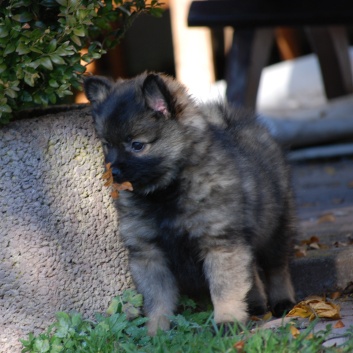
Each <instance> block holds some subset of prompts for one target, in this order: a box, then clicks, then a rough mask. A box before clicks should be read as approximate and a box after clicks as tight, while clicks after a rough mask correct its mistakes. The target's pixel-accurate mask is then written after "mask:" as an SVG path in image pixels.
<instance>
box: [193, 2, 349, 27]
mask: <svg viewBox="0 0 353 353" xmlns="http://www.w3.org/2000/svg"><path fill="white" fill-rule="evenodd" d="M352 20H353V2H352V1H350V0H336V1H334V2H332V1H328V0H326V1H325V0H324V1H319V0H310V1H308V0H296V1H261V0H253V1H242V0H238V1H237V0H202V1H193V2H192V3H191V6H190V10H189V15H188V25H189V26H209V27H213V26H236V27H237V28H243V27H254V26H271V27H272V26H295V25H305V24H306V25H328V24H331V25H332V24H347V25H348V24H351V23H352Z"/></svg>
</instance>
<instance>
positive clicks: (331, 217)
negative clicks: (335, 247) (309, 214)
mask: <svg viewBox="0 0 353 353" xmlns="http://www.w3.org/2000/svg"><path fill="white" fill-rule="evenodd" d="M335 221H336V217H335V215H334V214H332V213H326V214H323V215H322V216H321V217H320V218H319V219H318V221H317V222H318V223H329V222H335Z"/></svg>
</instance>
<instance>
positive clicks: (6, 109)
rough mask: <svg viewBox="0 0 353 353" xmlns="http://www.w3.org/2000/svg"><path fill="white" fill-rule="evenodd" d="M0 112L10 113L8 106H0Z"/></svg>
mask: <svg viewBox="0 0 353 353" xmlns="http://www.w3.org/2000/svg"><path fill="white" fill-rule="evenodd" d="M0 112H1V113H11V112H12V109H11V107H10V106H9V105H8V104H1V105H0Z"/></svg>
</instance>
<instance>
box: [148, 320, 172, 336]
mask: <svg viewBox="0 0 353 353" xmlns="http://www.w3.org/2000/svg"><path fill="white" fill-rule="evenodd" d="M158 329H161V330H163V331H167V330H169V329H170V320H169V319H168V318H167V317H166V316H164V315H163V316H158V317H150V318H149V320H148V322H147V333H148V335H149V336H155V335H156V333H157V331H158Z"/></svg>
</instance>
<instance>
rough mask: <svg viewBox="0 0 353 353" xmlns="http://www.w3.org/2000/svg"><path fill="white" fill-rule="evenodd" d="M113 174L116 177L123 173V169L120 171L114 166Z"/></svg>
mask: <svg viewBox="0 0 353 353" xmlns="http://www.w3.org/2000/svg"><path fill="white" fill-rule="evenodd" d="M112 174H113V176H114V177H118V176H120V175H121V171H120V169H119V168H117V167H113V168H112Z"/></svg>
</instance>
